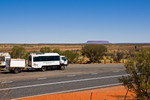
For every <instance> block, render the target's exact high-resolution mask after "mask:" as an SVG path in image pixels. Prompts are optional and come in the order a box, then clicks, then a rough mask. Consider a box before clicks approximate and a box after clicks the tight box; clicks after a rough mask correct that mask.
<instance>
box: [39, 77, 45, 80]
mask: <svg viewBox="0 0 150 100" xmlns="http://www.w3.org/2000/svg"><path fill="white" fill-rule="evenodd" d="M44 79H47V78H46V77H43V78H38V80H44Z"/></svg>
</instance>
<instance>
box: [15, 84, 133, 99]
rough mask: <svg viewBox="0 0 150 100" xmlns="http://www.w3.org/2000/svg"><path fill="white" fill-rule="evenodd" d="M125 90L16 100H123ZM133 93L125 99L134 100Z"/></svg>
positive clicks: (119, 88)
mask: <svg viewBox="0 0 150 100" xmlns="http://www.w3.org/2000/svg"><path fill="white" fill-rule="evenodd" d="M126 92H127V90H126V89H125V88H124V86H114V87H107V88H101V89H93V90H87V91H79V92H72V93H61V94H52V95H41V96H36V97H27V98H22V99H17V100H90V98H91V93H92V99H91V100H123V97H124V96H125V94H126ZM134 96H135V95H134V94H133V93H130V92H129V93H128V95H127V98H128V99H132V98H134Z"/></svg>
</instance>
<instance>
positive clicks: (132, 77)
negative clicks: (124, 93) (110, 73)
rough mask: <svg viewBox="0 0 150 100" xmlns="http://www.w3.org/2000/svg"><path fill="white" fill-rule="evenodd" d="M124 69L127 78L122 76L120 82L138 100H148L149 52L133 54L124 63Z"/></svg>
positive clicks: (149, 89) (149, 78) (149, 95)
mask: <svg viewBox="0 0 150 100" xmlns="http://www.w3.org/2000/svg"><path fill="white" fill-rule="evenodd" d="M125 68H126V72H127V73H128V74H129V76H123V77H122V78H120V79H119V80H120V82H122V83H123V84H124V86H126V87H127V88H128V90H129V91H131V92H134V93H135V94H136V96H137V98H140V100H150V51H148V50H144V51H142V52H139V53H137V54H134V57H132V58H130V59H129V60H128V61H127V62H126V63H125Z"/></svg>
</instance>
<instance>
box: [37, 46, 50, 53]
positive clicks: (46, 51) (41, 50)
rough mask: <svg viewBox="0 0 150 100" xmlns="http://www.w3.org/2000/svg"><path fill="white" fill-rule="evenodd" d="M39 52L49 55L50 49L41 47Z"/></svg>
mask: <svg viewBox="0 0 150 100" xmlns="http://www.w3.org/2000/svg"><path fill="white" fill-rule="evenodd" d="M40 52H42V53H49V52H51V49H50V48H49V47H42V48H41V49H40Z"/></svg>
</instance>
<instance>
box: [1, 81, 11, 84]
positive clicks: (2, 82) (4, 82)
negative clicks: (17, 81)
mask: <svg viewBox="0 0 150 100" xmlns="http://www.w3.org/2000/svg"><path fill="white" fill-rule="evenodd" d="M12 82H13V81H4V82H1V83H2V84H6V83H12Z"/></svg>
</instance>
